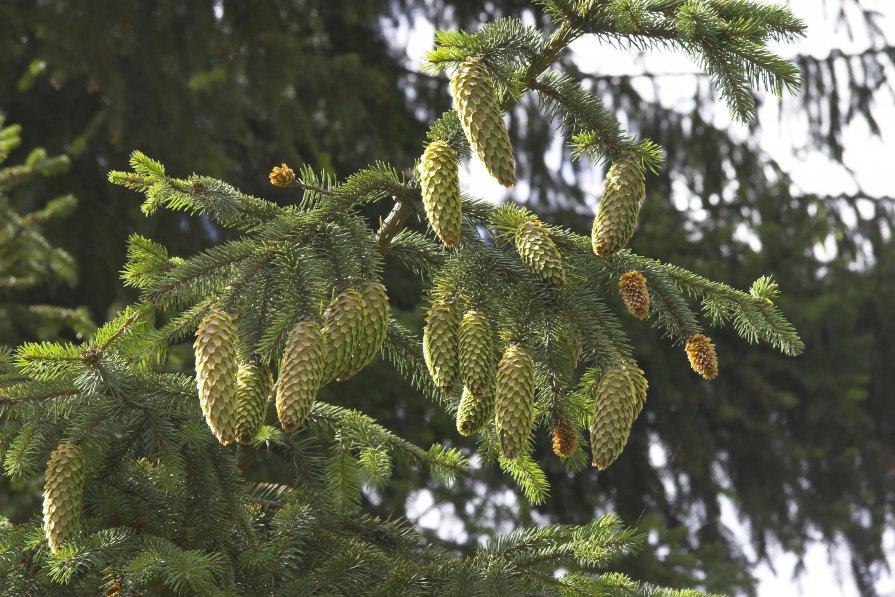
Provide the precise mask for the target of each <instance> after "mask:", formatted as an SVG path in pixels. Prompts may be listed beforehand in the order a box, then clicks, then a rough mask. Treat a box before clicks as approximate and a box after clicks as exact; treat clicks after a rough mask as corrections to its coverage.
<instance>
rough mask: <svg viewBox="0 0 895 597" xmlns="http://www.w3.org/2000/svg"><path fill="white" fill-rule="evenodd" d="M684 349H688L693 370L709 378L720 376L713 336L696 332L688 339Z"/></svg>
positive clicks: (688, 356)
mask: <svg viewBox="0 0 895 597" xmlns="http://www.w3.org/2000/svg"><path fill="white" fill-rule="evenodd" d="M684 350H686V351H687V358H688V359H689V360H690V367H692V368H693V371H695V372H696V373H698V374H700V375H701V376H703V377H704V378H705V379H708V380H712V379H715V378H716V377H718V354H717V353H716V352H715V345H714V344H713V343H712V340H711V338H709V337H708V336H703V335H702V334H694V335H692V336H690V339H689V340H687V345H686V346H685V347H684Z"/></svg>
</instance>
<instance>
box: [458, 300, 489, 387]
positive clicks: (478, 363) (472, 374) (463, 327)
mask: <svg viewBox="0 0 895 597" xmlns="http://www.w3.org/2000/svg"><path fill="white" fill-rule="evenodd" d="M458 348H459V355H460V375H461V376H462V377H463V384H464V385H465V386H466V387H467V388H468V389H469V391H470V392H471V393H472V394H474V395H476V396H481V397H485V396H490V395H493V394H494V346H493V341H492V331H491V323H490V322H489V321H488V318H487V317H486V316H485V314H484V313H482V312H481V311H475V310H470V311H467V312H466V314H465V315H464V316H463V321H461V322H460V331H459V333H458Z"/></svg>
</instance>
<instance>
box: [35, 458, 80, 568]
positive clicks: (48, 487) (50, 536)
mask: <svg viewBox="0 0 895 597" xmlns="http://www.w3.org/2000/svg"><path fill="white" fill-rule="evenodd" d="M43 497H44V504H43V511H44V533H45V534H46V536H47V543H49V544H50V549H51V550H52V551H53V553H56V551H57V550H58V549H59V547H60V546H61V545H62V544H63V543H65V542H66V541H68V540H69V539H71V538H72V537H74V535H75V533H76V532H77V530H78V523H79V521H80V519H81V500H82V499H83V497H84V456H83V454H81V449H80V448H78V446H76V445H75V444H70V443H67V442H63V443H61V444H59V446H58V447H57V448H56V449H55V450H53V453H52V454H51V455H50V461H49V462H47V473H46V483H45V484H44V496H43Z"/></svg>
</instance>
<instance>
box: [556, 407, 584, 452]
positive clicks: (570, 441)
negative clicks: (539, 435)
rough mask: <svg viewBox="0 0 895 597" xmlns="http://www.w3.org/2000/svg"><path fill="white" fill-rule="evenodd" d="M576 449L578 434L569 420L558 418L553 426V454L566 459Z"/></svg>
mask: <svg viewBox="0 0 895 597" xmlns="http://www.w3.org/2000/svg"><path fill="white" fill-rule="evenodd" d="M577 447H578V432H577V431H576V430H575V426H574V425H573V424H572V422H571V421H570V420H568V419H567V418H565V417H559V418H558V419H557V420H556V424H555V425H554V426H553V453H554V454H556V455H557V456H559V457H560V458H568V457H569V456H571V455H572V453H573V452H574V451H575V448H577Z"/></svg>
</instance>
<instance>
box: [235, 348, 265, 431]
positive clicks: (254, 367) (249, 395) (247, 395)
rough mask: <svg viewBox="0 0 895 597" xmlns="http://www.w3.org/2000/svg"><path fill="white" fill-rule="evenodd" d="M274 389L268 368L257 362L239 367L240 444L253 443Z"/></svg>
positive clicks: (245, 363)
mask: <svg viewBox="0 0 895 597" xmlns="http://www.w3.org/2000/svg"><path fill="white" fill-rule="evenodd" d="M272 387H273V375H271V373H270V370H269V369H268V368H267V367H263V366H261V365H260V364H258V363H256V362H255V361H246V362H244V363H241V364H240V365H239V372H238V373H237V374H236V441H238V442H239V443H241V444H243V445H248V444H250V443H252V440H253V439H254V438H255V436H256V435H257V434H258V430H259V429H261V425H262V423H264V415H265V412H266V411H267V397H268V395H269V394H270V389H271V388H272Z"/></svg>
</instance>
